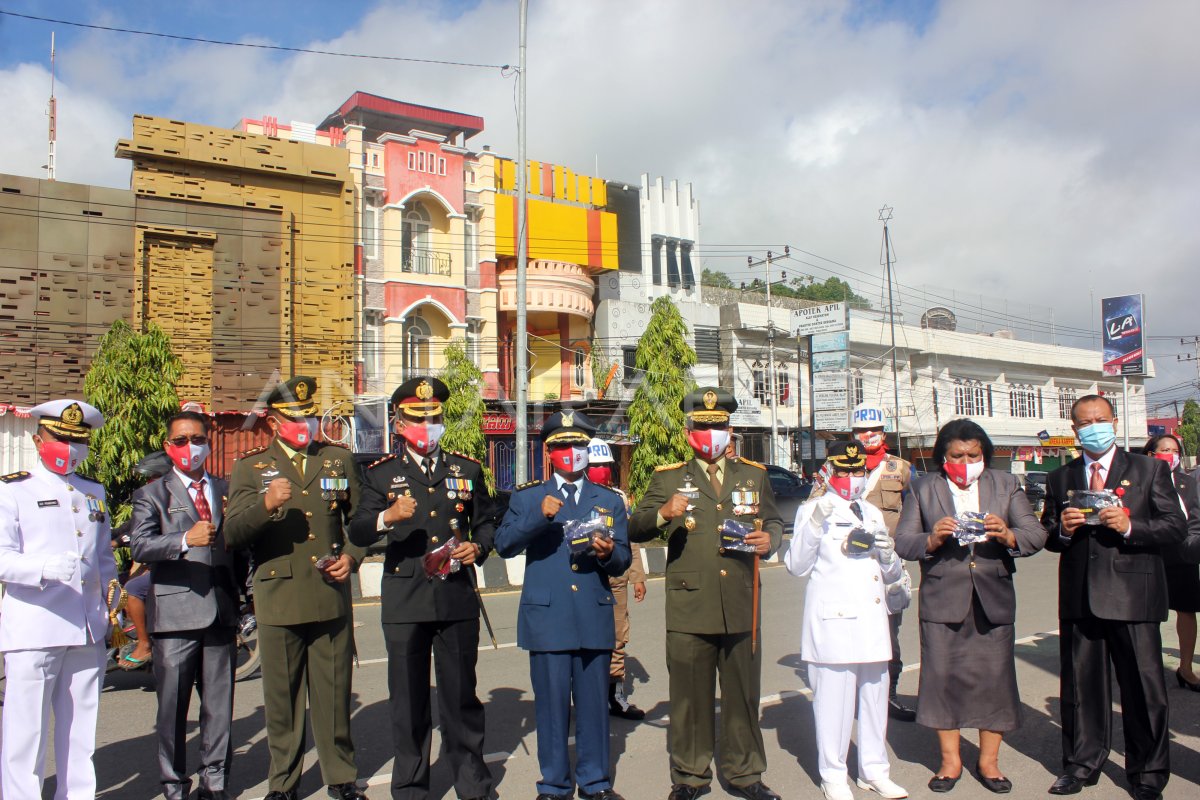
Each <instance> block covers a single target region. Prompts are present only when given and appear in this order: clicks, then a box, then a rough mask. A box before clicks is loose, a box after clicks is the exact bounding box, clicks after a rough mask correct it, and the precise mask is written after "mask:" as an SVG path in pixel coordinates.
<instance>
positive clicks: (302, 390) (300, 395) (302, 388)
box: [296, 381, 308, 400]
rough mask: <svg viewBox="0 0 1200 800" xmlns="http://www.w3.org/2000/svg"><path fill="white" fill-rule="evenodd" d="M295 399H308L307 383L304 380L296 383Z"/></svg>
mask: <svg viewBox="0 0 1200 800" xmlns="http://www.w3.org/2000/svg"><path fill="white" fill-rule="evenodd" d="M296 399H297V400H307V399H308V384H307V383H306V382H304V381H300V382H299V383H297V384H296Z"/></svg>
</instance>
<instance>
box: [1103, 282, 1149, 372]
mask: <svg viewBox="0 0 1200 800" xmlns="http://www.w3.org/2000/svg"><path fill="white" fill-rule="evenodd" d="M1100 317H1101V319H1102V320H1103V323H1102V324H1103V331H1102V332H1101V336H1102V342H1103V344H1104V374H1105V375H1145V374H1146V350H1145V345H1144V341H1145V336H1146V325H1145V306H1144V304H1143V302H1142V295H1140V294H1127V295H1124V296H1122V297H1105V298H1104V299H1102V300H1101V301H1100Z"/></svg>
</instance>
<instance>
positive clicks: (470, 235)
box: [463, 222, 479, 274]
mask: <svg viewBox="0 0 1200 800" xmlns="http://www.w3.org/2000/svg"><path fill="white" fill-rule="evenodd" d="M463 264H465V265H466V270H467V274H472V273H476V272H477V270H478V268H479V244H478V242H477V239H476V232H475V223H474V222H468V223H467V224H466V235H465V236H464V237H463Z"/></svg>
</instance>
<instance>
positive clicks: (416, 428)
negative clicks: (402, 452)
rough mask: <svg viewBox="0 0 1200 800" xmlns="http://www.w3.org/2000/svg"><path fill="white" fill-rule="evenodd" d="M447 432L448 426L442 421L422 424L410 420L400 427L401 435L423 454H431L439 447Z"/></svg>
mask: <svg viewBox="0 0 1200 800" xmlns="http://www.w3.org/2000/svg"><path fill="white" fill-rule="evenodd" d="M445 432H446V426H445V425H443V424H441V423H440V422H439V423H422V424H420V425H416V424H413V423H411V422H410V423H408V424H407V425H405V426H404V427H403V428H401V429H400V435H401V436H403V437H404V441H406V442H408V446H409V447H411V448H412V449H413V450H415V451H416V452H417V453H419V454H420V455H423V456H427V455H429V454H430V453H432V452H433V451H434V450H435V449H436V448H437V446H438V442H440V441H441V440H442V435H443V434H444V433H445Z"/></svg>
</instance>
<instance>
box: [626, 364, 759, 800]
mask: <svg viewBox="0 0 1200 800" xmlns="http://www.w3.org/2000/svg"><path fill="white" fill-rule="evenodd" d="M680 407H681V408H682V410H683V412H684V414H685V415H686V416H687V426H688V430H687V435H688V443H689V444H690V445H691V447H692V450H693V451H694V452H695V454H696V455H695V458H694V459H692V460H690V461H686V462H681V463H679V464H669V465H665V466H661V467H658V468H657V470H656V471H655V473H654V476H653V478H652V479H651V481H650V487H649V488H648V489H647V490H646V493H645V495H643V497H642V499H641V502H640V503H638V506H637V508H636V509H635V510H634V512H633V517H632V519H631V520H630V523H629V538H630V539H632V540H633V541H637V542H645V541H649V540H651V539H655V538H657V537H659V536H663V537H665V538H666V540H667V667H668V669H669V671H670V674H671V688H670V693H671V729H670V736H669V739H670V751H671V783H672V787H671V794H670V797H669V800H694V798H696V797H697V796H698V795H699V794H700V793H701V792H703V791H704V790H705V789H706V788H707V787H708V785H709V783H711V782H712V769H711V766H710V765H711V763H712V758H713V739H714V729H715V717H716V714H715V709H714V702H715V699H716V698H715V695H716V679H717V674H718V673H719V674H720V678H721V734H720V736H721V739H720V741H721V747H720V764H719V768H720V771H721V774H722V775H723V776H724V778H725V780H726V781H727V782H728V783H729V787H730V791H731V792H732V793H733V794H735V795H736V796H738V797H744V798H747V800H778V797H779V795H777V794H775V792H773V791H771V790H770V789H769V788H767V786H766V785H765V784H764V783H763V782H762V773H763V771H764V770H765V769H766V767H767V759H766V754H765V753H764V752H763V739H762V731H761V730H760V729H759V724H758V696H759V683H760V676H761V671H762V651H761V649H760V650H758V652H752V650H753V649H754V648H753V646H752V637H751V629H752V628H753V626H754V622H753V621H752V619H753V617H754V611H753V607H754V592H755V579H754V572H755V561H756V560H757V559H759V558H765V557H768V556H770V555H771V554H772V553H774V552H775V551H776V550H777V549H778V548H779V544H780V541H781V540H782V538H783V522H782V520H781V519H780V518H779V512H778V511H777V510H776V508H775V496H774V494H773V493H772V492H771V485H770V483H769V482H768V481H767V470H766V467H764V466H763V465H762V464H758V463H755V462H754V461H749V460H747V459H744V458H737V457H735V456H727V455H726V450H727V448H728V446H729V436H730V430H729V415H730V414H731V413H732V412H733V411H735V410H736V409H737V401H736V400H734V398H733V395H731V394H730V393H729V392H727V391H725V390H724V389H718V388H715V387H712V388H702V389H698V390H696V391H695V392H692V393H691V394H689V395H688V396H687V397H685V398H684V399H683V401H682V402H681V403H680ZM726 520H736V521H739V522H742V523H744V524H746V526H747V527H753V525H754V521H755V520H761V521H762V526H761V528H762V529H761V530H758V531H753V532H751V533H749V534H748V535H747V536H746V539H745V541H746V543H748V544H750V545H753V546H754V547H755V551H756V552H755V553H741V552H736V551H734V550H732V549H730V548H726V547H722V539H721V534H720V533H719V529H720V527H721V526H722V524H723V523H724V522H725V521H726Z"/></svg>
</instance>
